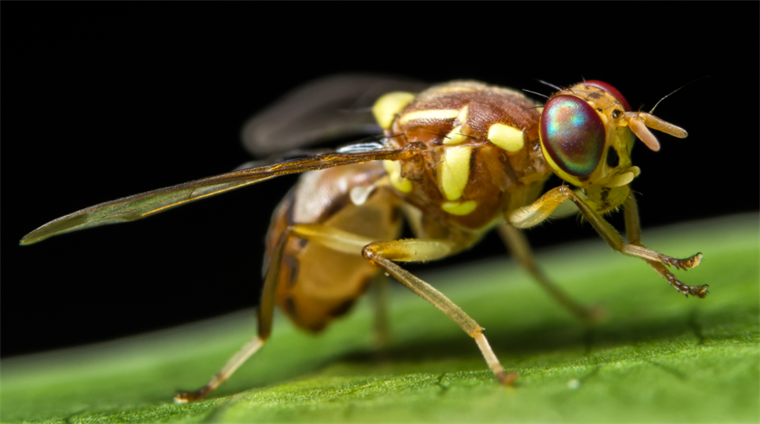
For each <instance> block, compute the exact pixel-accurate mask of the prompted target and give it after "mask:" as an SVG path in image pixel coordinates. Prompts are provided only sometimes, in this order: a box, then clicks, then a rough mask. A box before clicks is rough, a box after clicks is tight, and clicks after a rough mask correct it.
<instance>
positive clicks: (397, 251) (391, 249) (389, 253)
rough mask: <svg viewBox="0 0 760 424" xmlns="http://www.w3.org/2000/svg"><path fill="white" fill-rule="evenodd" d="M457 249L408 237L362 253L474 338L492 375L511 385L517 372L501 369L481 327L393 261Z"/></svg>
mask: <svg viewBox="0 0 760 424" xmlns="http://www.w3.org/2000/svg"><path fill="white" fill-rule="evenodd" d="M457 250H459V249H458V246H457V245H456V243H454V242H452V241H449V240H418V239H410V240H397V241H390V242H377V243H372V244H370V245H368V246H366V247H365V248H364V249H363V251H362V253H363V255H364V257H365V258H367V259H368V260H369V261H370V262H372V263H373V264H375V265H377V266H379V267H380V268H382V269H383V270H384V271H385V272H387V273H388V274H390V275H391V276H392V277H393V278H395V279H396V280H398V281H399V282H400V283H401V284H403V285H404V286H406V287H407V288H408V289H409V290H411V291H413V292H414V293H416V294H417V295H418V296H420V297H421V298H423V299H425V300H427V301H428V302H430V303H431V304H432V305H433V306H435V307H436V308H438V309H440V310H441V312H443V313H444V314H446V315H447V316H448V317H449V318H451V319H452V320H454V322H456V323H457V324H458V325H459V326H460V327H461V328H462V330H464V331H465V332H466V333H467V334H469V335H470V337H472V338H473V339H475V342H476V343H477V345H478V348H480V351H481V353H482V354H483V357H484V358H485V360H486V363H487V364H488V367H489V368H490V369H491V371H493V373H494V375H495V376H496V378H497V379H498V380H499V381H500V382H501V383H503V384H511V383H512V382H513V381H514V380H515V379H516V378H517V373H514V372H507V371H505V370H504V367H502V365H501V363H499V360H498V358H497V357H496V354H495V353H494V351H493V349H491V346H490V345H489V343H488V340H487V339H486V337H485V335H484V334H483V328H482V327H481V326H480V325H478V323H477V322H475V320H474V319H472V318H471V317H470V316H469V315H467V314H466V313H465V312H464V311H463V310H462V309H461V308H460V307H459V306H457V305H456V304H454V302H452V301H451V300H449V299H448V298H447V297H446V296H444V295H443V293H441V292H439V291H438V290H436V289H435V288H433V286H431V285H430V284H428V283H426V282H425V281H423V280H421V279H419V278H418V277H416V276H415V275H414V274H412V273H410V272H409V271H407V270H405V269H403V268H401V267H400V266H398V265H397V264H396V263H395V262H393V261H422V260H433V259H438V258H442V257H445V256H448V255H450V254H452V253H454V252H455V251H457Z"/></svg>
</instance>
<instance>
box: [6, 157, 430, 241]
mask: <svg viewBox="0 0 760 424" xmlns="http://www.w3.org/2000/svg"><path fill="white" fill-rule="evenodd" d="M360 146H361V147H357V148H355V149H353V148H344V149H341V150H340V151H336V152H331V153H325V154H321V155H317V156H312V157H307V158H300V159H293V160H288V161H284V162H279V163H274V164H267V165H262V166H256V167H253V168H247V169H241V170H236V171H232V172H228V173H226V174H222V175H217V176H215V177H209V178H203V179H200V180H195V181H190V182H186V183H182V184H179V185H175V186H172V187H166V188H160V189H158V190H153V191H148V192H145V193H141V194H135V195H132V196H128V197H124V198H121V199H116V200H112V201H110V202H105V203H101V204H99V205H95V206H91V207H89V208H86V209H82V210H80V211H77V212H74V213H72V214H69V215H66V216H63V217H61V218H58V219H56V220H54V221H50V222H48V223H47V224H45V225H43V226H41V227H39V228H37V229H36V230H34V231H32V232H31V233H29V234H27V235H26V236H24V238H22V239H21V244H22V245H27V244H32V243H37V242H38V241H42V240H44V239H46V238H48V237H52V236H55V235H58V234H63V233H68V232H71V231H78V230H83V229H85V228H90V227H97V226H99V225H106V224H116V223H119V222H127V221H134V220H137V219H141V218H144V217H146V216H149V215H152V214H155V213H158V212H163V211H166V210H168V209H171V208H173V207H175V206H179V205H182V204H185V203H188V202H192V201H194V200H198V199H203V198H205V197H209V196H213V195H216V194H219V193H223V192H225V191H228V190H233V189H236V188H240V187H243V186H247V185H250V184H255V183H258V182H261V181H264V180H268V179H270V178H274V177H277V176H279V175H285V174H294V173H299V172H306V171H313V170H317V169H325V168H332V167H335V166H342V165H349V164H352V163H362V162H369V161H374V160H392V161H395V160H402V159H407V158H409V157H411V156H413V155H415V154H416V153H417V152H419V151H421V149H422V148H423V147H422V146H421V145H420V144H419V143H411V144H409V145H407V146H405V147H404V148H401V149H395V150H394V149H387V148H384V147H382V145H379V144H377V145H375V148H374V149H372V148H367V147H366V145H360Z"/></svg>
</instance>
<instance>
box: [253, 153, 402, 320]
mask: <svg viewBox="0 0 760 424" xmlns="http://www.w3.org/2000/svg"><path fill="white" fill-rule="evenodd" d="M383 176H385V171H384V169H383V167H382V164H381V163H379V162H374V163H367V164H360V165H351V166H344V167H339V168H331V169H327V170H324V171H315V172H309V173H306V174H304V175H303V176H302V177H301V179H300V180H299V182H298V184H297V185H296V186H295V187H294V188H293V190H291V191H290V193H289V194H288V195H287V196H286V197H285V199H283V201H282V202H281V203H280V205H279V206H278V208H277V209H276V211H275V213H274V215H273V217H272V222H271V225H270V228H269V233H268V235H267V256H268V257H271V253H272V252H271V249H273V248H274V246H276V244H277V241H278V239H279V237H280V235H281V234H282V232H283V231H284V230H285V228H286V227H287V226H288V225H291V224H324V225H326V226H330V227H334V228H338V229H340V230H343V231H347V232H351V233H354V234H357V235H361V236H365V237H368V238H371V239H372V240H378V241H380V240H383V241H385V240H393V239H396V238H397V237H398V236H399V234H400V228H401V219H400V215H399V214H398V211H397V209H398V208H397V206H398V200H396V198H395V197H394V196H393V193H391V192H390V190H389V189H388V188H387V187H380V188H377V189H375V190H373V191H372V192H371V194H370V195H369V196H368V197H367V198H366V200H365V201H364V203H362V204H360V205H357V204H355V203H354V202H353V201H352V200H351V196H350V193H351V190H354V188H356V187H359V189H357V190H359V191H360V192H361V191H363V190H366V189H367V188H369V187H371V186H372V185H373V184H374V183H375V182H376V181H377V180H378V179H379V178H382V177H383ZM282 258H283V259H282V265H281V268H280V269H281V271H280V275H279V279H278V283H277V295H276V301H277V304H278V305H279V306H280V308H282V309H283V310H284V311H285V313H286V314H287V315H288V316H289V317H290V318H291V320H293V322H294V323H295V324H296V325H298V326H299V327H301V328H304V329H306V330H310V331H319V330H321V329H322V328H324V327H325V326H326V325H327V324H328V323H329V322H330V321H331V320H332V319H333V318H336V317H338V316H340V315H343V314H344V313H346V312H347V311H348V310H349V309H350V307H351V305H352V304H353V302H354V301H355V300H356V298H358V297H359V296H360V295H361V294H363V293H364V292H365V291H366V289H367V285H368V284H369V283H370V281H371V280H372V278H373V277H374V276H375V275H376V274H377V272H378V268H376V267H374V266H373V265H372V264H370V263H369V262H368V261H367V260H366V259H364V258H363V257H361V256H360V255H356V256H354V255H350V254H347V253H341V252H336V251H334V250H331V249H329V248H327V247H325V246H321V245H319V244H317V243H313V242H308V241H306V240H302V239H296V238H292V239H290V240H288V242H287V244H286V246H285V251H284V252H283V257H282Z"/></svg>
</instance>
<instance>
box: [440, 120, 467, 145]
mask: <svg viewBox="0 0 760 424" xmlns="http://www.w3.org/2000/svg"><path fill="white" fill-rule="evenodd" d="M466 139H467V136H465V135H464V134H462V126H461V125H459V126H456V127H454V129H453V130H451V131H449V133H448V134H446V137H444V138H443V144H444V145H446V146H454V145H457V144H461V143H462V142H463V141H465V140H466Z"/></svg>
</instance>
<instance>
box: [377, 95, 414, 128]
mask: <svg viewBox="0 0 760 424" xmlns="http://www.w3.org/2000/svg"><path fill="white" fill-rule="evenodd" d="M414 97H415V95H414V94H412V93H407V92H404V91H394V92H392V93H388V94H384V95H382V96H381V97H380V98H379V99H377V101H376V102H375V105H374V106H372V114H373V115H375V120H376V121H377V123H378V124H379V125H380V127H381V128H382V129H384V130H387V129H388V128H390V127H391V124H392V123H393V119H395V118H396V115H398V113H399V112H401V111H402V110H403V109H404V108H405V107H406V105H408V104H409V102H411V101H412V100H414Z"/></svg>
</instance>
